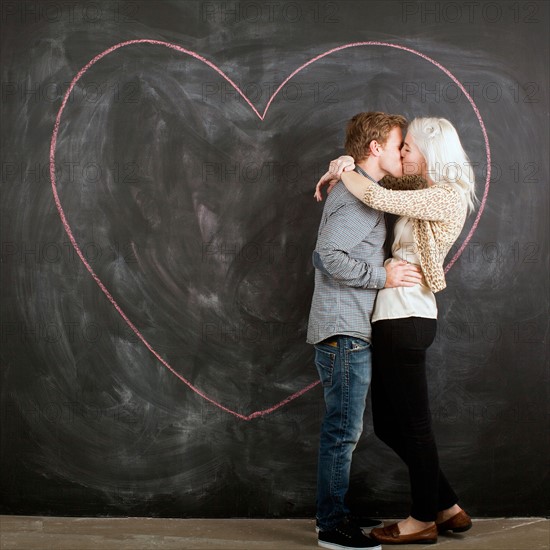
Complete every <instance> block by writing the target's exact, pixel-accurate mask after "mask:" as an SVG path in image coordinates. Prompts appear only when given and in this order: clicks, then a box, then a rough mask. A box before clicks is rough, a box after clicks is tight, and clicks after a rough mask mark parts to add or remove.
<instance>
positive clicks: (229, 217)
mask: <svg viewBox="0 0 550 550" xmlns="http://www.w3.org/2000/svg"><path fill="white" fill-rule="evenodd" d="M547 23H548V7H547V4H546V3H545V2H538V1H528V2H502V1H501V2H484V1H480V2H475V3H471V2H436V3H434V2H385V1H384V2H382V1H378V2H376V1H375V2H368V3H367V2H360V1H343V2H324V1H311V2H307V1H301V2H280V3H267V2H259V1H242V2H240V1H237V2H218V1H212V2H210V1H205V2H197V1H155V2H150V1H139V0H135V1H112V2H106V1H94V2H91V1H90V2H88V1H84V2H67V3H60V2H55V1H48V0H46V1H43V2H37V1H25V2H18V1H15V0H11V1H10V0H6V1H4V2H3V3H2V285H1V288H2V320H1V323H2V324H1V328H2V332H1V338H2V370H1V376H2V394H1V395H2V398H1V412H2V435H1V437H2V440H1V449H2V464H1V483H2V497H3V498H2V501H3V504H2V512H3V513H8V514H31V515H33V514H46V515H49V514H58V515H114V516H116V515H122V516H124V515H138V516H141V515H143V516H163V517H216V516H218V517H236V516H246V517H281V516H285V517H311V516H313V514H314V508H315V471H316V460H317V459H316V455H317V445H318V432H319V425H320V421H321V418H322V414H323V402H322V396H321V391H320V388H319V387H318V386H317V385H316V381H317V376H316V371H315V368H314V365H313V361H312V359H313V354H312V348H311V346H309V345H308V344H306V343H305V331H306V325H307V317H308V313H309V306H310V301H311V295H312V291H313V267H312V265H311V251H312V249H313V247H314V245H315V238H316V233H317V226H318V222H319V219H320V214H321V209H322V205H318V204H316V203H315V202H314V201H313V199H312V194H313V188H314V185H315V182H316V181H317V178H318V176H319V175H320V174H321V173H322V172H323V171H324V169H325V167H326V165H327V162H328V161H329V160H330V159H332V158H334V157H335V156H337V155H338V154H340V153H341V152H342V145H343V138H344V131H345V124H346V122H347V120H348V119H349V118H351V116H353V115H354V114H355V113H357V112H360V111H367V110H383V111H388V112H395V113H401V114H403V115H405V116H406V117H407V118H413V117H414V116H427V115H434V116H444V117H446V118H448V119H450V120H451V121H452V122H453V123H454V124H455V125H456V127H457V129H458V132H459V134H460V136H461V138H462V140H463V143H464V145H465V148H466V150H467V152H468V154H469V156H470V159H471V160H472V165H473V170H474V172H475V175H476V180H477V186H478V187H477V189H478V196H479V197H480V199H482V198H485V200H484V202H483V203H482V208H483V211H482V212H481V214H479V210H478V212H477V213H475V214H473V215H472V216H471V217H470V218H469V219H468V221H467V223H466V226H465V228H464V231H463V234H462V236H461V238H460V239H459V241H458V242H457V244H456V245H455V247H454V248H453V250H452V251H451V253H450V255H449V257H448V259H447V262H448V263H449V262H450V261H452V260H454V263H453V265H452V267H451V268H450V269H449V271H448V274H447V280H448V288H447V289H446V290H445V291H443V292H442V293H440V294H439V295H438V306H439V310H440V318H439V327H438V336H437V339H436V342H435V344H434V345H433V346H432V348H431V350H430V355H429V369H430V391H431V397H432V409H433V410H432V414H433V417H434V423H435V429H436V435H437V439H438V443H439V448H440V455H441V463H442V465H443V467H444V469H445V471H446V472H447V473H448V477H449V478H450V479H451V481H452V482H453V484H454V486H455V487H456V490H457V491H458V493H459V494H460V496H461V502H462V504H463V505H464V506H465V507H466V508H467V509H468V510H469V511H470V513H472V514H474V515H476V516H495V515H496V516H510V515H513V516H523V515H543V514H547V513H548V498H547V495H548V493H549V491H548V489H549V488H548V485H547V484H546V486H545V484H544V483H543V482H542V480H543V479H545V474H547V469H548V456H549V454H550V453H549V448H548V447H549V446H548V437H547V433H548V419H547V416H546V406H547V399H548V382H549V380H548V347H547V334H548V303H549V302H548V234H549V232H548V157H547V151H548V149H549V147H548V146H549V143H548V141H549V140H548V89H547V83H548V41H547V38H546V34H545V33H546V27H547ZM297 69H300V70H299V71H298V72H296V73H295V71H297ZM293 73H295V74H293ZM289 77H291V78H290V79H289ZM461 86H462V88H461ZM239 90H240V92H239ZM464 91H466V92H467V95H466V94H465V93H464ZM69 92H70V93H69ZM241 92H242V93H241ZM468 96H469V97H468ZM470 100H471V101H470ZM476 109H477V110H478V113H479V116H478V115H477V114H476ZM56 119H57V122H58V125H57V126H56ZM485 137H487V140H488V144H489V149H488V148H487V147H486V140H485ZM52 138H53V139H52ZM488 153H490V160H491V164H490V167H491V174H490V177H489V180H488V181H486V178H487V160H488ZM52 159H53V160H52ZM50 161H52V166H53V167H54V168H53V174H52V173H51V172H50V168H51V165H50ZM52 183H53V185H52ZM56 194H57V199H58V203H57V204H56V196H55V195H56ZM478 214H479V215H478ZM63 216H65V219H64V220H63V219H62V218H63ZM474 228H475V231H474V232H473V233H472V231H473V229H474ZM71 238H73V239H74V243H73V242H71ZM465 239H468V243H467V245H466V246H465V248H464V250H463V251H462V252H461V253H460V255H458V253H459V250H460V246H461V244H462V243H464V241H465ZM75 245H76V246H77V247H78V249H79V250H80V251H81V254H82V258H80V257H79V255H78V252H77V250H76V248H75ZM83 260H85V262H86V264H87V265H85V263H84V262H83ZM92 272H93V275H92ZM94 276H95V278H94ZM101 285H103V288H102V287H101ZM352 477H353V487H352V490H351V492H350V499H351V500H352V501H354V502H356V503H357V504H361V505H364V506H366V507H367V509H368V510H369V511H370V513H371V514H379V515H385V516H390V517H395V516H398V515H402V514H404V513H406V511H407V501H408V483H407V476H406V473H405V470H404V468H403V466H402V465H401V464H400V462H399V461H398V460H397V459H396V458H395V457H394V456H393V455H392V453H391V451H389V450H388V449H387V448H385V447H384V446H383V444H381V443H380V442H379V441H377V440H376V438H375V436H374V435H373V433H372V426H371V423H370V415H369V414H368V413H367V415H366V419H365V433H364V436H363V439H362V441H361V443H360V445H359V446H358V448H357V450H356V453H355V459H354V466H353V473H352ZM546 479H547V476H546Z"/></svg>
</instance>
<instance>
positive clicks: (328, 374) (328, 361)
mask: <svg viewBox="0 0 550 550" xmlns="http://www.w3.org/2000/svg"><path fill="white" fill-rule="evenodd" d="M335 360H336V353H333V352H331V351H327V350H324V349H320V348H319V347H317V346H315V366H316V367H317V372H318V373H319V378H320V379H321V383H322V384H323V386H324V387H326V386H332V373H333V371H334V361H335Z"/></svg>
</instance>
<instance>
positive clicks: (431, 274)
mask: <svg viewBox="0 0 550 550" xmlns="http://www.w3.org/2000/svg"><path fill="white" fill-rule="evenodd" d="M401 157H402V162H403V169H404V173H405V174H407V175H410V176H416V177H404V178H403V179H401V180H391V181H389V182H388V185H389V186H390V187H392V189H386V188H383V187H381V186H380V185H378V184H376V183H374V182H373V181H370V180H369V179H367V178H365V177H363V176H362V175H360V174H358V173H357V172H354V171H352V170H353V168H354V163H353V159H352V158H351V157H347V156H344V157H340V158H339V159H338V160H337V161H333V162H332V163H331V167H330V169H329V171H328V172H327V174H325V175H324V176H323V177H322V178H321V180H320V181H319V183H318V184H317V189H316V197H317V199H318V200H320V198H321V194H320V189H321V187H322V186H323V185H324V184H326V183H331V182H332V185H334V184H335V183H336V182H337V181H338V180H339V179H341V180H342V182H343V183H344V184H345V185H346V187H347V188H348V190H349V191H350V192H351V193H352V194H353V195H355V196H356V197H357V198H358V199H360V200H362V201H363V202H364V203H366V204H367V205H369V206H371V207H372V208H375V209H377V210H382V211H384V212H389V213H392V214H397V215H399V216H400V218H399V219H398V221H397V223H396V225H395V231H394V242H393V246H392V256H393V258H392V259H397V260H406V261H408V262H410V263H413V264H416V265H419V266H420V268H421V269H422V272H423V276H424V281H425V284H424V283H423V284H418V285H416V286H413V287H398V288H385V289H382V290H380V291H379V292H378V296H377V299H376V304H375V308H374V312H373V317H372V323H373V324H372V327H373V328H372V338H373V377H372V389H371V391H372V407H373V423H374V431H375V433H376V435H377V436H378V437H379V438H380V439H381V440H382V441H384V442H385V443H386V444H387V445H389V446H390V447H391V448H392V449H393V450H394V451H395V452H396V453H397V454H398V455H399V456H400V457H401V458H402V459H403V461H404V462H405V463H406V464H407V466H408V469H409V478H410V484H411V497H412V507H411V513H410V516H409V517H408V518H407V519H405V520H403V521H400V522H398V523H396V524H393V525H390V526H388V527H381V528H378V529H373V530H372V532H371V535H370V536H371V537H372V538H374V539H375V540H377V541H378V542H380V543H385V544H406V543H412V542H424V543H431V542H436V541H437V535H438V533H442V532H444V531H448V530H452V531H454V532H462V531H467V530H468V529H470V527H471V526H472V522H471V519H470V517H469V516H468V515H467V514H466V513H465V512H464V511H463V510H462V508H460V506H459V505H458V497H457V496H456V494H455V493H454V491H453V490H452V488H451V486H450V485H449V483H448V481H447V479H446V478H445V476H444V475H443V473H442V472H441V470H440V468H439V460H438V454H437V448H436V444H435V439H434V434H433V430H432V426H431V414H430V408H429V401H428V392H427V379H426V362H425V356H426V350H427V348H428V347H429V346H430V345H431V343H432V342H433V340H434V338H435V333H436V323H437V304H436V300H435V296H434V293H435V292H438V291H440V290H442V289H443V288H445V286H446V285H445V275H444V271H443V261H444V258H445V256H446V255H447V253H448V252H449V250H450V248H451V246H452V245H453V243H454V242H455V241H456V239H457V238H458V236H459V235H460V232H461V230H462V227H463V225H464V221H465V219H466V215H467V213H468V212H469V211H472V210H473V208H474V204H475V201H476V198H475V190H474V178H473V174H472V172H471V169H470V166H471V164H470V162H469V160H468V156H467V155H466V153H465V152H464V149H463V148H462V145H461V143H460V139H459V137H458V134H457V133H456V130H455V128H454V127H453V125H452V124H451V123H450V122H449V121H448V120H446V119H443V118H417V119H415V120H413V121H412V122H411V124H410V125H409V128H408V132H407V135H406V137H405V140H404V143H403V145H402V148H401ZM329 189H330V188H329ZM396 189H398V190H396ZM387 261H392V260H387Z"/></svg>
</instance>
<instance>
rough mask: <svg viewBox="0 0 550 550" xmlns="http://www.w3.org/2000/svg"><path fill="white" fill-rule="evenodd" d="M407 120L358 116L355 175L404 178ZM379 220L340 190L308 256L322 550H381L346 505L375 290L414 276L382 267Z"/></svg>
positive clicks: (351, 136) (411, 270)
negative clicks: (320, 416) (319, 418)
mask: <svg viewBox="0 0 550 550" xmlns="http://www.w3.org/2000/svg"><path fill="white" fill-rule="evenodd" d="M405 126H406V120H405V119H404V118H403V117H402V116H399V115H389V114H386V113H379V112H368V113H359V114H358V115H355V116H354V117H353V118H352V119H351V121H350V122H349V123H348V127H347V132H346V143H345V148H346V152H347V154H348V155H351V156H352V157H353V158H354V159H355V163H356V170H357V171H358V172H359V173H361V174H362V175H364V176H365V177H368V178H369V179H371V180H373V181H378V180H380V179H382V178H383V177H384V176H386V175H391V176H394V177H401V176H402V165H401V151H400V149H401V144H402V140H403V136H402V129H403V128H404V127H405ZM385 237H386V226H385V221H384V214H383V213H382V212H378V211H376V210H373V209H372V208H370V207H368V206H366V205H365V204H363V203H362V202H361V201H359V200H357V199H356V198H355V197H354V196H353V195H351V193H349V192H348V191H347V189H346V188H345V186H344V184H343V183H342V182H339V183H338V184H337V185H336V186H335V187H334V188H333V190H332V192H331V193H330V195H329V196H328V198H327V201H326V204H325V207H324V210H323V216H322V219H321V224H320V227H319V233H318V238H317V245H316V247H315V251H314V253H313V263H314V265H315V268H316V271H315V291H314V293H313V300H312V305H311V312H310V317H309V324H308V334H307V341H308V343H310V344H314V345H315V365H316V367H317V370H318V372H319V377H320V379H321V382H322V385H323V390H324V398H325V409H326V410H325V417H324V420H323V424H322V426H321V437H320V445H319V465H318V475H317V526H318V528H319V538H318V544H319V546H322V547H324V548H333V549H342V548H343V549H346V548H353V549H357V548H369V549H380V545H379V544H378V543H377V542H375V541H373V540H371V539H370V538H368V537H367V536H365V535H364V534H363V532H362V531H361V527H363V528H367V527H375V526H377V525H378V524H379V522H377V521H373V520H367V521H366V523H365V522H362V524H361V525H359V524H357V523H356V522H355V521H354V520H353V518H351V519H350V510H349V509H348V507H347V506H346V504H345V502H344V499H345V496H346V493H347V491H348V486H349V475H350V467H351V458H352V453H353V450H354V449H355V446H356V445H357V442H358V440H359V437H360V435H361V432H362V430H363V413H364V410H365V401H366V397H367V393H368V389H369V385H370V380H371V347H370V336H371V326H370V317H371V314H372V309H373V305H374V299H375V298H376V292H377V289H380V288H384V287H395V286H413V285H414V284H417V283H418V282H419V280H420V278H421V275H420V273H419V269H418V268H417V267H416V266H413V265H410V264H407V263H406V262H391V263H388V265H387V266H385V267H384V266H383V261H384V251H383V246H384V240H385Z"/></svg>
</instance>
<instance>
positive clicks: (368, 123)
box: [345, 111, 407, 163]
mask: <svg viewBox="0 0 550 550" xmlns="http://www.w3.org/2000/svg"><path fill="white" fill-rule="evenodd" d="M396 126H397V127H399V128H401V129H404V128H405V127H406V126H407V119H406V118H405V117H402V116H401V115H389V114H388V113H380V112H376V111H369V112H368V113H358V114H356V115H355V116H354V117H353V118H352V119H351V120H350V121H349V122H348V126H347V128H346V143H345V148H346V153H347V154H348V155H350V156H351V157H353V158H354V160H355V162H356V163H357V162H360V161H362V160H364V159H366V158H367V157H368V156H369V153H370V151H369V145H370V143H371V141H374V140H376V141H377V142H378V143H379V144H380V145H385V143H386V141H387V140H388V136H389V134H390V132H391V131H392V129H393V128H395V127H396Z"/></svg>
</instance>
